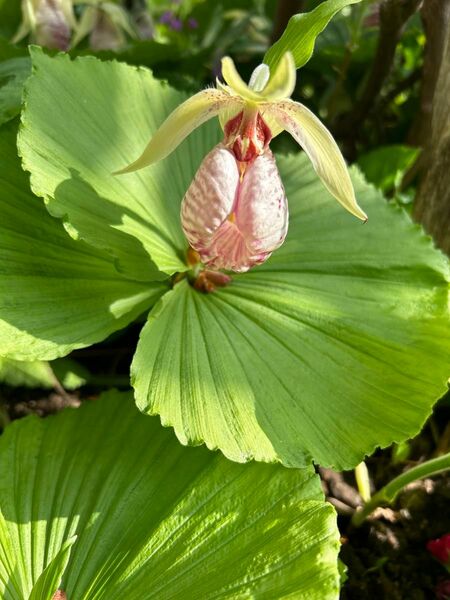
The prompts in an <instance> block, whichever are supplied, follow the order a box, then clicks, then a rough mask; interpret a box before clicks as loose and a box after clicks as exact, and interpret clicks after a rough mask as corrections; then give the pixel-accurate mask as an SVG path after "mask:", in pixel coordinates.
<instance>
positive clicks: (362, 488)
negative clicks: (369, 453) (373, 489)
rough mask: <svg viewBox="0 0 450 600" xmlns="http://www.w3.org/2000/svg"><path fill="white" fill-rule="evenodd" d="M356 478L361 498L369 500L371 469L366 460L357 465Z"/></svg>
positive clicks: (365, 500)
mask: <svg viewBox="0 0 450 600" xmlns="http://www.w3.org/2000/svg"><path fill="white" fill-rule="evenodd" d="M355 479H356V485H357V486H358V492H359V494H360V496H361V498H362V499H363V500H364V502H369V500H370V498H371V493H370V479H369V470H368V469H367V465H366V463H365V462H364V461H362V462H360V463H359V465H357V466H356V467H355Z"/></svg>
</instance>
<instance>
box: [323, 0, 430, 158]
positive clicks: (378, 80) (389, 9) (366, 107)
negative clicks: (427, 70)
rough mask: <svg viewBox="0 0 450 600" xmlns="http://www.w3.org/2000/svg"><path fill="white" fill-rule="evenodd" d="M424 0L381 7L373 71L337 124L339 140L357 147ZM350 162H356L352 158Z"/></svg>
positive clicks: (392, 0) (391, 0) (387, 1)
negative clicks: (357, 135) (407, 29)
mask: <svg viewBox="0 0 450 600" xmlns="http://www.w3.org/2000/svg"><path fill="white" fill-rule="evenodd" d="M420 3H421V0H384V1H383V2H382V3H381V5H380V33H379V37H378V45H377V50H376V54H375V57H374V60H373V63H372V68H371V71H370V73H369V76H368V78H367V81H366V84H365V86H364V88H363V91H362V93H361V95H360V97H359V100H358V101H357V102H356V104H355V106H354V107H353V108H352V110H351V112H349V113H344V114H343V115H341V116H340V117H338V119H337V120H336V123H335V125H334V127H333V132H334V134H335V135H336V136H338V137H342V138H344V139H347V138H349V136H350V139H348V141H349V142H350V141H351V142H352V145H354V144H355V141H356V140H355V139H354V132H355V131H357V130H358V127H359V126H360V125H361V123H363V121H364V120H365V119H366V117H367V116H368V114H369V113H370V111H371V109H372V107H373V106H374V104H375V102H376V100H377V98H378V96H379V94H380V91H381V88H382V87H383V83H384V81H385V80H386V78H387V76H388V75H389V73H390V71H391V68H392V64H393V62H394V56H395V50H396V48H397V44H398V42H399V40H400V37H401V35H402V32H403V29H404V27H405V25H406V22H407V21H408V19H409V18H410V17H411V16H412V15H413V14H414V13H415V12H416V11H417V10H418V8H419V6H420ZM349 158H350V159H352V158H354V157H353V156H349Z"/></svg>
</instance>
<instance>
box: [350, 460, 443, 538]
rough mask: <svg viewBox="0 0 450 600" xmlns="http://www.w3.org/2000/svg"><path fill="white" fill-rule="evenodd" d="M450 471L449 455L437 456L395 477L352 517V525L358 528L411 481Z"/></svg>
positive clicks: (393, 498)
mask: <svg viewBox="0 0 450 600" xmlns="http://www.w3.org/2000/svg"><path fill="white" fill-rule="evenodd" d="M448 469H450V453H448V454H444V455H443V456H439V457H438V458H433V459H432V460H428V461H426V462H424V463H422V464H420V465H417V466H416V467H413V468H412V469H409V470H408V471H406V472H405V473H402V474H401V475H399V476H398V477H395V479H393V480H392V481H390V482H389V483H388V484H387V485H385V486H384V487H383V488H381V490H380V491H378V492H377V493H376V494H375V495H374V496H372V499H371V500H369V502H367V503H366V505H365V506H364V507H363V508H362V509H361V510H359V511H357V512H356V513H355V514H354V515H353V519H352V523H353V525H355V526H356V527H359V525H361V524H362V523H363V522H364V520H365V519H366V518H367V517H368V516H369V515H370V513H371V512H373V511H374V510H375V508H377V507H378V506H380V505H381V504H384V503H388V504H389V503H391V502H393V501H394V500H395V498H396V497H397V495H398V494H399V492H400V491H401V490H402V489H403V488H404V487H405V485H407V484H408V483H411V482H412V481H416V480H417V479H423V478H424V477H431V476H433V475H437V474H438V473H442V472H443V471H447V470H448Z"/></svg>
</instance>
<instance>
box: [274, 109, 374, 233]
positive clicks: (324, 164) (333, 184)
mask: <svg viewBox="0 0 450 600" xmlns="http://www.w3.org/2000/svg"><path fill="white" fill-rule="evenodd" d="M265 108H266V110H267V112H268V113H269V114H270V116H271V117H272V118H273V119H275V120H276V121H277V122H278V123H279V125H280V126H281V127H282V128H283V129H285V130H286V131H288V132H289V133H290V134H291V135H292V137H293V138H294V139H295V141H296V142H298V143H299V144H300V146H301V147H302V148H303V149H304V151H305V152H306V154H307V155H308V156H309V158H310V160H311V162H312V164H313V167H314V169H315V171H316V173H317V174H318V175H319V177H320V178H321V180H322V182H323V183H324V185H325V187H326V188H327V189H328V191H329V192H330V193H331V194H333V196H334V197H335V198H336V200H338V202H340V203H341V204H342V206H343V207H344V208H346V209H347V210H348V211H349V212H350V213H351V214H352V215H355V217H358V218H359V219H362V220H363V221H366V220H367V215H366V213H365V212H364V211H363V210H362V209H361V208H360V206H359V205H358V203H357V201H356V198H355V192H354V190H353V185H352V182H351V180H350V176H349V174H348V171H347V167H346V164H345V161H344V158H343V156H342V154H341V151H340V150H339V148H338V145H337V144H336V142H335V141H334V139H333V136H332V135H331V133H330V132H329V131H328V129H327V128H326V127H325V126H324V125H322V123H321V122H320V121H319V119H318V118H317V117H316V116H315V115H314V114H313V113H312V112H311V111H310V110H308V109H307V108H306V107H305V106H303V105H302V104H299V103H298V102H294V101H293V100H283V101H280V102H274V103H267V105H266V106H265Z"/></svg>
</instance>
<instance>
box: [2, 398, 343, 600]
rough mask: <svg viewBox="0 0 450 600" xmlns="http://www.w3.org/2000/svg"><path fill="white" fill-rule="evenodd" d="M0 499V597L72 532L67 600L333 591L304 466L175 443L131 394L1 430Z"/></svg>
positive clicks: (332, 571) (330, 517)
mask: <svg viewBox="0 0 450 600" xmlns="http://www.w3.org/2000/svg"><path fill="white" fill-rule="evenodd" d="M17 464H20V471H17V469H15V465H17ZM0 506H1V516H0V595H1V597H2V598H3V600H23V598H27V597H28V594H29V593H30V591H31V588H32V586H33V584H35V582H36V581H37V580H38V578H39V577H40V575H41V573H42V572H43V570H44V569H45V568H46V567H47V565H49V564H50V563H51V561H52V560H54V558H55V557H56V556H57V555H58V553H59V552H60V550H61V548H62V547H63V545H64V543H65V540H67V539H68V538H70V537H71V536H73V535H75V534H76V535H77V541H76V543H75V544H74V545H73V546H72V552H71V555H70V559H69V563H68V565H67V568H66V570H65V572H64V576H63V581H62V584H61V586H60V587H61V589H63V590H64V591H65V592H66V593H67V597H68V599H69V600H124V599H126V600H141V599H142V598H145V600H150V599H151V598H155V599H163V598H173V599H175V598H178V599H180V600H181V599H183V598H193V597H195V598H201V599H202V600H208V599H211V600H212V599H213V598H230V599H231V598H249V597H254V598H280V599H281V598H293V597H295V598H299V599H305V600H337V598H338V596H339V591H338V588H339V583H338V582H339V576H338V569H337V552H338V549H339V542H338V539H339V533H338V530H337V527H336V518H335V513H334V510H333V508H332V507H331V506H330V505H329V504H327V503H325V502H324V500H323V493H322V491H321V487H320V481H319V478H318V476H317V475H316V474H315V473H314V470H313V469H312V468H308V469H303V470H291V469H284V468H282V467H279V466H274V465H261V464H256V463H255V464H252V465H246V466H243V465H237V464H234V463H231V462H230V461H227V460H226V459H224V458H223V457H222V456H221V455H219V454H213V453H212V452H208V451H207V450H206V449H205V448H190V449H186V448H183V447H182V446H181V445H180V444H178V442H177V441H176V440H175V439H174V438H173V436H172V434H171V432H170V431H167V430H165V429H163V428H162V427H161V426H160V424H159V422H158V421H157V420H156V419H150V418H148V417H144V416H143V415H141V414H140V413H139V412H138V411H137V410H136V408H135V406H134V404H133V400H132V397H131V394H119V393H117V392H110V393H109V394H106V395H105V396H104V397H103V398H102V399H101V400H99V401H96V402H93V403H89V404H85V405H83V406H82V407H81V408H79V409H76V410H73V409H70V410H65V411H63V412H62V413H60V414H58V415H57V416H55V417H49V418H47V419H41V420H39V419H36V418H26V419H24V420H20V421H16V422H15V423H13V424H12V425H11V426H9V427H7V429H6V431H5V433H4V435H2V436H1V438H0ZM53 587H54V583H52V590H53ZM47 591H48V590H47ZM53 591H54V590H53ZM42 597H43V598H45V596H42Z"/></svg>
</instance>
